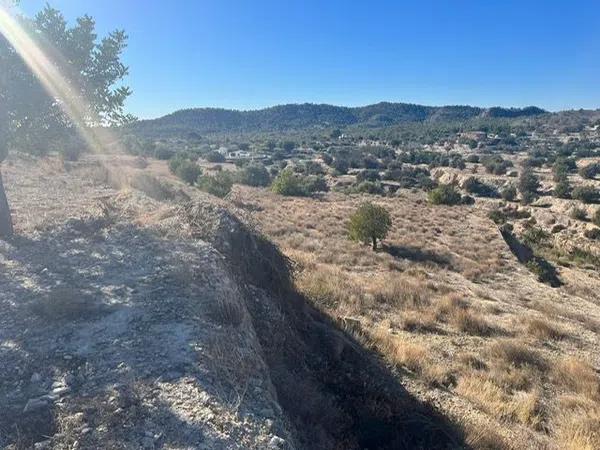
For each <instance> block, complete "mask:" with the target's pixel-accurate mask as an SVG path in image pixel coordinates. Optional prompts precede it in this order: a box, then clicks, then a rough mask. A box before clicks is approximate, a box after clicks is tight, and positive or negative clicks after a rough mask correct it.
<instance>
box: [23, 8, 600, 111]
mask: <svg viewBox="0 0 600 450" xmlns="http://www.w3.org/2000/svg"><path fill="white" fill-rule="evenodd" d="M45 3H46V0H21V4H20V7H21V9H22V10H23V11H24V12H25V14H27V15H33V14H35V12H37V11H39V10H40V9H41V8H42V7H43V6H44V4H45ZM49 3H50V5H51V6H53V7H55V8H57V9H59V10H60V11H62V12H63V13H64V15H65V16H66V18H67V19H68V20H69V21H73V20H74V19H75V18H76V17H78V16H81V15H83V14H89V15H91V16H92V17H94V18H95V19H96V23H97V31H98V32H99V34H100V35H101V36H102V35H104V34H106V33H108V32H109V31H111V30H113V29H117V28H119V29H124V30H125V31H126V32H127V33H128V35H129V41H128V43H129V44H128V48H127V50H126V51H125V53H124V57H123V60H124V62H125V64H127V65H128V66H129V70H130V75H129V76H128V77H127V79H126V84H127V85H128V86H130V87H131V88H132V90H133V94H132V96H131V97H130V98H129V99H128V101H127V110H128V112H131V113H133V114H134V115H136V116H138V117H140V118H153V117H158V116H161V115H164V114H168V113H170V112H173V111H175V110H178V109H182V108H192V107H223V108H233V109H258V108H262V107H267V106H272V105H277V104H284V103H304V102H310V103H329V104H335V105H347V106H358V105H366V104H371V103H377V102H379V101H391V102H408V103H417V104H426V105H448V104H459V105H465V104H469V105H474V106H483V107H487V106H527V105H536V106H540V107H542V108H545V109H548V110H551V111H557V110H563V109H578V108H586V109H587V108H592V109H596V108H600V1H599V0H560V1H558V0H539V1H533V0H520V1H516V0H498V1H496V0H489V1H488V0H445V1H444V0H436V1H434V0H419V1H403V0H288V1H286V0H189V1H183V0H170V1H165V0H161V1H158V0H156V1H155V0H125V1H123V0H102V1H98V0H51V1H49Z"/></svg>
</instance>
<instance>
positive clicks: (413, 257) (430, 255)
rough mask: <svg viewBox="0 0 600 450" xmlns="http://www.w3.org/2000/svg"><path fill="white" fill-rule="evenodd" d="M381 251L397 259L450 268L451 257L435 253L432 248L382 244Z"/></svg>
mask: <svg viewBox="0 0 600 450" xmlns="http://www.w3.org/2000/svg"><path fill="white" fill-rule="evenodd" d="M381 249H382V251H384V252H386V253H388V254H390V255H391V256H393V257H394V258H397V259H408V260H409V261H412V262H417V263H425V264H426V263H431V264H435V265H436V266H440V267H445V268H452V259H451V258H450V256H448V255H443V254H440V253H436V252H434V251H432V250H424V249H422V248H419V247H413V246H410V245H393V244H383V245H382V247H381Z"/></svg>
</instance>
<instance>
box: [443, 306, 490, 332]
mask: <svg viewBox="0 0 600 450" xmlns="http://www.w3.org/2000/svg"><path fill="white" fill-rule="evenodd" d="M450 322H451V323H452V325H454V327H455V328H456V329H457V330H458V331H460V332H462V333H467V334H472V335H476V336H487V335H489V334H490V333H491V332H492V327H491V326H490V325H489V324H488V322H487V321H486V320H485V319H484V318H483V317H482V316H481V314H478V313H474V312H472V311H469V310H466V309H457V310H454V312H453V313H452V315H451V316H450Z"/></svg>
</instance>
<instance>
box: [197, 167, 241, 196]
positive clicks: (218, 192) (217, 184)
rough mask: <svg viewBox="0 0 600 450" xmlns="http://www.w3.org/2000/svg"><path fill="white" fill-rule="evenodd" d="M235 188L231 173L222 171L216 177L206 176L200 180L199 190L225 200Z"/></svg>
mask: <svg viewBox="0 0 600 450" xmlns="http://www.w3.org/2000/svg"><path fill="white" fill-rule="evenodd" d="M232 187H233V176H232V175H231V172H228V171H227V170H222V171H219V172H217V173H216V174H215V175H214V176H209V175H204V176H201V177H199V178H198V188H199V189H201V190H203V191H204V192H208V193H209V194H211V195H214V196H216V197H220V198H224V197H226V196H227V195H228V194H229V193H230V192H231V188H232Z"/></svg>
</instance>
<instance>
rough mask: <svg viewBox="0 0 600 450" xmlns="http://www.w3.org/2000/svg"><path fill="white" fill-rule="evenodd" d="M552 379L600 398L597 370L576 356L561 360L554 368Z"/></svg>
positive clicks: (581, 392)
mask: <svg viewBox="0 0 600 450" xmlns="http://www.w3.org/2000/svg"><path fill="white" fill-rule="evenodd" d="M552 380H553V382H554V383H555V384H557V385H558V386H562V387H564V388H566V389H570V390H571V391H573V392H577V393H579V394H581V395H585V396H588V397H589V398H594V399H599V400H600V398H599V397H600V382H599V379H598V375H597V374H596V371H595V370H594V369H593V368H592V367H591V366H589V365H588V364H586V363H585V362H583V361H580V360H578V359H576V358H573V357H571V358H565V359H562V360H560V361H559V362H558V363H557V364H556V365H555V366H554V368H553V370H552Z"/></svg>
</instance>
